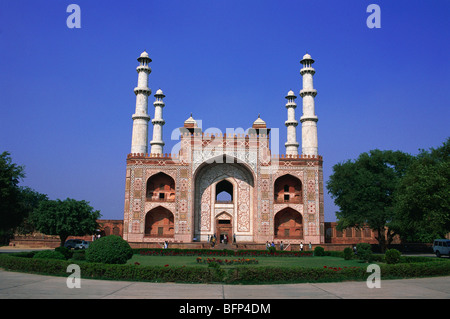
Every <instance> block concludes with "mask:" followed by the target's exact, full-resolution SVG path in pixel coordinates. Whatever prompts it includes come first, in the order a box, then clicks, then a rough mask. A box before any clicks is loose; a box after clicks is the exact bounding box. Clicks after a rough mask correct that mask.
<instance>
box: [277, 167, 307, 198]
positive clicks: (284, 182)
mask: <svg viewBox="0 0 450 319" xmlns="http://www.w3.org/2000/svg"><path fill="white" fill-rule="evenodd" d="M302 188H303V187H302V182H301V181H300V179H298V178H297V177H295V176H292V175H290V174H286V175H282V176H280V177H278V178H277V179H276V181H275V184H274V200H275V202H276V203H295V204H301V203H303V196H302V195H303V191H302Z"/></svg>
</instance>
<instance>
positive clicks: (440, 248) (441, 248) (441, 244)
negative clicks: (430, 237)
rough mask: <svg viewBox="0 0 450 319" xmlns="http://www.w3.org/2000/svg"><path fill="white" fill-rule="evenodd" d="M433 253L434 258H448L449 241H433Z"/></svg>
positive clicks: (449, 252)
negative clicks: (442, 256) (444, 256)
mask: <svg viewBox="0 0 450 319" xmlns="http://www.w3.org/2000/svg"><path fill="white" fill-rule="evenodd" d="M433 251H434V253H435V254H436V257H441V255H447V256H449V257H450V239H435V240H434V242H433Z"/></svg>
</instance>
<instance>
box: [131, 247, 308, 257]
mask: <svg viewBox="0 0 450 319" xmlns="http://www.w3.org/2000/svg"><path fill="white" fill-rule="evenodd" d="M134 253H135V254H140V255H141V256H208V257H213V256H214V257H219V256H220V257H225V256H230V257H247V256H249V257H312V256H313V252H312V251H274V252H271V251H268V250H238V251H233V250H227V249H224V250H214V249H162V248H146V249H134Z"/></svg>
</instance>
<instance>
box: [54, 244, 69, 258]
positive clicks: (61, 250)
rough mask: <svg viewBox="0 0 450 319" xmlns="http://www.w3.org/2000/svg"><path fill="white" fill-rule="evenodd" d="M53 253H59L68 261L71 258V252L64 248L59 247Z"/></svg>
mask: <svg viewBox="0 0 450 319" xmlns="http://www.w3.org/2000/svg"><path fill="white" fill-rule="evenodd" d="M55 251H57V252H60V253H61V254H63V255H64V258H66V259H70V258H72V251H71V250H70V249H69V248H67V247H64V246H59V247H56V248H55Z"/></svg>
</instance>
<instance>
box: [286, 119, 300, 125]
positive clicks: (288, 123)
mask: <svg viewBox="0 0 450 319" xmlns="http://www.w3.org/2000/svg"><path fill="white" fill-rule="evenodd" d="M284 125H286V126H297V125H298V122H297V121H295V120H294V121H286V122H284Z"/></svg>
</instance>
